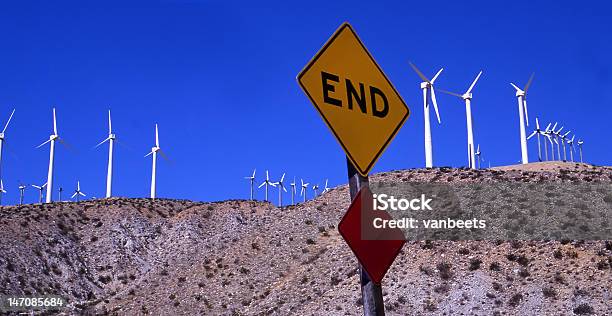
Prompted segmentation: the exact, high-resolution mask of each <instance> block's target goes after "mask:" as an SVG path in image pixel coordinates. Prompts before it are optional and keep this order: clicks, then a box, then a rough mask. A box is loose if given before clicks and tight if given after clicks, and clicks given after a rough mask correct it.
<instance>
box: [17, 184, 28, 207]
mask: <svg viewBox="0 0 612 316" xmlns="http://www.w3.org/2000/svg"><path fill="white" fill-rule="evenodd" d="M27 187H28V186H27V185H25V184H23V183H21V184H19V205H23V194H24V193H25V189H26V188H27Z"/></svg>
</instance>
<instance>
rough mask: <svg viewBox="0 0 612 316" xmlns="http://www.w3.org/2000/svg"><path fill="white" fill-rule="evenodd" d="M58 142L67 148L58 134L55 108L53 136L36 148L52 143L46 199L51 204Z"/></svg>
mask: <svg viewBox="0 0 612 316" xmlns="http://www.w3.org/2000/svg"><path fill="white" fill-rule="evenodd" d="M56 141H59V142H60V143H62V144H63V145H64V146H66V143H65V142H64V140H63V139H61V138H60V137H59V135H58V133H57V119H56V117H55V108H53V134H51V136H49V140H47V141H45V142H44V143H42V144H40V145H38V146H37V147H36V148H40V147H42V146H43V145H45V144H46V143H50V145H51V146H50V150H49V172H48V173H47V197H46V199H45V202H46V203H51V200H52V199H53V160H54V158H55V142H56Z"/></svg>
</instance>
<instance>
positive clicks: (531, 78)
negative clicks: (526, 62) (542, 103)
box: [525, 72, 535, 94]
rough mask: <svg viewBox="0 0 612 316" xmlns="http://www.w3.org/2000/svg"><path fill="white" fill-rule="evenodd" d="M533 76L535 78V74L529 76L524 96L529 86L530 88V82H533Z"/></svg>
mask: <svg viewBox="0 0 612 316" xmlns="http://www.w3.org/2000/svg"><path fill="white" fill-rule="evenodd" d="M533 76H535V72H534V73H532V74H531V77H529V81H527V84H526V85H525V94H527V90H529V86H531V82H533Z"/></svg>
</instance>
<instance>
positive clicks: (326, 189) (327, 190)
mask: <svg viewBox="0 0 612 316" xmlns="http://www.w3.org/2000/svg"><path fill="white" fill-rule="evenodd" d="M329 190H330V188H329V187H328V186H327V179H325V187H324V188H323V192H321V194H325V193H327V192H329Z"/></svg>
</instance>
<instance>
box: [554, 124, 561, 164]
mask: <svg viewBox="0 0 612 316" xmlns="http://www.w3.org/2000/svg"><path fill="white" fill-rule="evenodd" d="M562 130H563V126H561V127H560V128H559V129H558V130H556V131H555V130H553V131H552V132H553V135H554V137H555V143H557V160H561V143H560V142H559V141H560V140H561V131H562ZM553 150H554V148H553Z"/></svg>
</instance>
